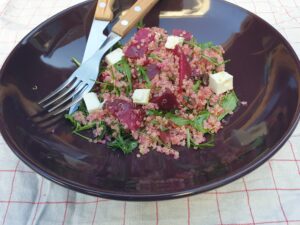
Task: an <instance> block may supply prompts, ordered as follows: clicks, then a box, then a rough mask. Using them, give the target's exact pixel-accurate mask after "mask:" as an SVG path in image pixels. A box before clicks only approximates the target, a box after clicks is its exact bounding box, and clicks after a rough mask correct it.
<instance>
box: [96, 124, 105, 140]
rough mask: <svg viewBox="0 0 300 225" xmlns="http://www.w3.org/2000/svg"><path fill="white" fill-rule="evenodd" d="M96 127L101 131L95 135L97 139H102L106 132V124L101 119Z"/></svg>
mask: <svg viewBox="0 0 300 225" xmlns="http://www.w3.org/2000/svg"><path fill="white" fill-rule="evenodd" d="M98 127H99V128H102V132H101V133H100V134H99V135H98V136H97V139H98V140H102V139H103V138H104V137H105V134H106V133H107V126H106V124H105V122H102V121H101V122H100V123H99V124H98Z"/></svg>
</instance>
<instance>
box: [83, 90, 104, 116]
mask: <svg viewBox="0 0 300 225" xmlns="http://www.w3.org/2000/svg"><path fill="white" fill-rule="evenodd" d="M83 100H84V103H85V106H86V109H87V111H88V112H89V113H92V112H94V111H95V110H98V109H102V108H103V105H104V102H102V103H101V102H100V101H99V98H98V96H97V94H96V93H94V92H90V93H87V94H85V95H84V96H83Z"/></svg>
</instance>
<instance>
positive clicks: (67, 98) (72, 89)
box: [39, 76, 88, 116]
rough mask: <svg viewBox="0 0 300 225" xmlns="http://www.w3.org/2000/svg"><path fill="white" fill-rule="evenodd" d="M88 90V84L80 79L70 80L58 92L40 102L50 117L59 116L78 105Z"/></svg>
mask: <svg viewBox="0 0 300 225" xmlns="http://www.w3.org/2000/svg"><path fill="white" fill-rule="evenodd" d="M87 88H88V84H87V83H86V82H84V81H82V80H80V79H79V78H78V77H72V76H71V77H70V78H68V79H67V80H66V81H65V82H64V83H63V84H62V85H60V86H59V87H58V88H57V89H56V90H54V91H53V92H51V93H50V94H49V95H48V96H46V97H45V98H44V99H42V100H41V101H40V102H39V105H41V106H42V107H43V108H44V109H45V110H46V111H47V112H48V113H49V115H54V116H55V115H58V114H60V113H62V112H64V111H65V110H67V109H68V108H70V107H71V106H72V105H74V104H76V103H78V102H79V101H80V100H81V99H82V97H83V95H84V94H85V92H86V90H87Z"/></svg>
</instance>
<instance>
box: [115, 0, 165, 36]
mask: <svg viewBox="0 0 300 225" xmlns="http://www.w3.org/2000/svg"><path fill="white" fill-rule="evenodd" d="M158 1H159V0H138V1H137V2H136V3H135V4H134V5H133V6H132V7H131V8H130V9H129V10H128V11H127V12H126V14H125V15H124V16H121V17H120V20H119V21H118V23H117V24H116V25H114V27H113V28H112V31H113V32H115V33H117V34H118V35H120V36H121V37H124V36H125V35H126V34H128V33H129V31H130V30H131V29H132V28H133V27H134V26H136V24H137V23H138V22H139V21H140V20H141V19H143V18H144V16H145V15H146V14H147V13H148V12H149V11H150V10H151V9H152V8H153V6H154V5H155V4H156V3H157V2H158Z"/></svg>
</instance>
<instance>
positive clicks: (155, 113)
mask: <svg viewBox="0 0 300 225" xmlns="http://www.w3.org/2000/svg"><path fill="white" fill-rule="evenodd" d="M146 114H147V116H163V114H164V113H163V112H161V111H159V110H155V109H148V110H147V111H146Z"/></svg>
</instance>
